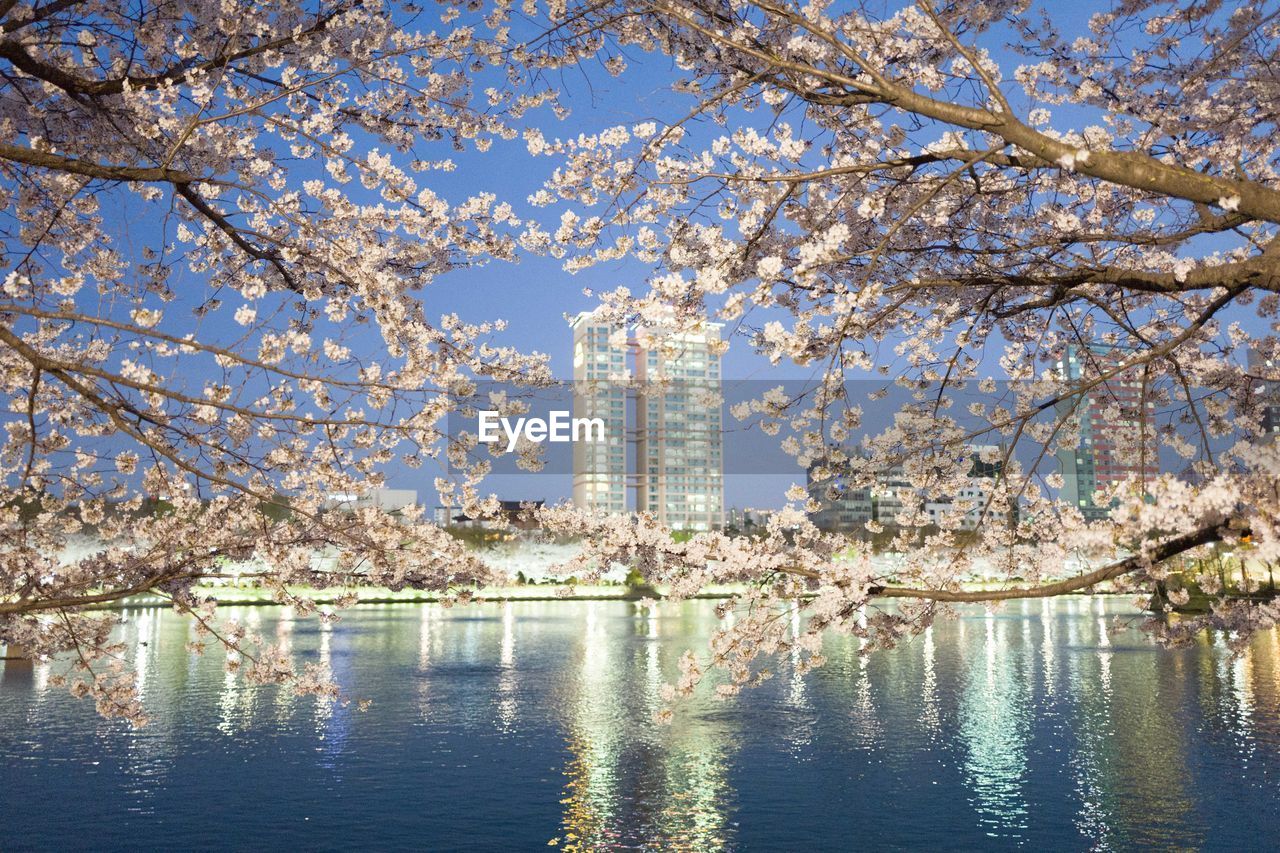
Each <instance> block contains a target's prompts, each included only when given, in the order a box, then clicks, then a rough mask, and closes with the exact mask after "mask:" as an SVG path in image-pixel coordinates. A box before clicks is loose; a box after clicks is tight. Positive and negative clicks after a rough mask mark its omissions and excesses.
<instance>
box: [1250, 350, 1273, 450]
mask: <svg viewBox="0 0 1280 853" xmlns="http://www.w3.org/2000/svg"><path fill="white" fill-rule="evenodd" d="M1249 372H1250V374H1252V375H1254V376H1262V377H1264V378H1263V381H1262V382H1261V384H1260V385H1259V387H1258V393H1259V395H1260V396H1261V403H1262V423H1261V435H1260V436H1259V437H1260V438H1262V439H1264V440H1269V441H1276V440H1280V381H1276V380H1274V379H1272V378H1271V377H1273V376H1280V364H1276V362H1275V360H1274V359H1270V358H1263V356H1262V354H1261V353H1259V352H1258V351H1256V350H1250V351H1249Z"/></svg>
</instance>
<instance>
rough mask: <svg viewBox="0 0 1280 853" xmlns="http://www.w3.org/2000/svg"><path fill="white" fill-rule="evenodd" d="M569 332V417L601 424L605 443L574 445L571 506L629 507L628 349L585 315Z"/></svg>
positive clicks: (575, 320)
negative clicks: (593, 420)
mask: <svg viewBox="0 0 1280 853" xmlns="http://www.w3.org/2000/svg"><path fill="white" fill-rule="evenodd" d="M569 326H570V327H571V328H572V329H573V416H574V417H575V418H600V419H601V420H603V421H604V435H605V440H604V441H603V442H582V441H579V442H574V444H573V503H574V506H578V507H581V508H583V509H598V510H604V511H606V512H624V511H625V510H626V508H627V382H628V380H629V379H630V375H631V374H630V366H629V365H628V363H627V362H628V358H627V355H628V352H629V347H628V345H627V343H626V340H625V336H623V339H622V340H619V338H618V336H616V335H615V334H614V332H615V330H614V328H613V327H612V326H610V325H608V324H607V323H601V322H599V321H597V320H596V318H595V316H594V315H593V314H590V313H587V312H583V313H581V314H579V315H578V316H576V317H574V318H573V319H572V320H570V321H569Z"/></svg>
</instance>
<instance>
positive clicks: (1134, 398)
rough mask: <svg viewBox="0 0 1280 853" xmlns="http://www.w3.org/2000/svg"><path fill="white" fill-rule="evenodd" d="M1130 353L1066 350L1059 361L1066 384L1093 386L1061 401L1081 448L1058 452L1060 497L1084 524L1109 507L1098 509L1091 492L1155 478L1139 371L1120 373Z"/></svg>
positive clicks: (1149, 406) (1148, 406)
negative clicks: (1073, 421) (1076, 426)
mask: <svg viewBox="0 0 1280 853" xmlns="http://www.w3.org/2000/svg"><path fill="white" fill-rule="evenodd" d="M1131 355H1132V351H1131V350H1126V349H1122V348H1119V347H1106V346H1097V345H1091V346H1069V347H1067V350H1066V352H1064V353H1063V355H1062V359H1061V360H1060V361H1059V362H1058V365H1057V366H1058V375H1059V376H1061V377H1062V378H1063V379H1065V380H1067V381H1068V382H1084V383H1096V384H1092V385H1091V386H1090V387H1088V388H1084V389H1082V390H1081V391H1080V392H1079V393H1077V394H1074V395H1072V396H1070V397H1067V398H1065V399H1064V400H1063V401H1062V402H1061V403H1060V404H1059V406H1058V412H1059V415H1060V416H1063V417H1076V418H1078V419H1079V422H1080V445H1079V446H1078V447H1076V448H1075V449H1074V450H1072V449H1064V450H1060V451H1059V452H1058V462H1059V464H1060V465H1061V467H1062V479H1063V486H1062V492H1061V497H1062V499H1063V500H1064V501H1066V502H1068V503H1070V504H1071V505H1072V506H1075V507H1077V508H1079V510H1080V513H1081V515H1083V516H1084V517H1085V518H1087V519H1098V518H1105V517H1106V516H1107V513H1108V512H1109V511H1110V507H1105V506H1097V505H1096V504H1095V503H1094V502H1093V493H1094V492H1095V491H1097V490H1098V489H1101V488H1107V487H1110V486H1113V485H1115V484H1117V483H1120V482H1122V481H1124V480H1126V479H1129V478H1131V477H1132V478H1137V479H1138V480H1139V481H1147V480H1151V479H1154V478H1155V477H1156V476H1158V475H1159V473H1160V465H1159V459H1158V456H1157V450H1156V443H1155V432H1154V429H1153V424H1152V421H1153V415H1154V408H1155V404H1154V403H1152V402H1151V401H1150V400H1148V399H1147V394H1146V391H1145V388H1144V385H1143V380H1142V375H1141V372H1140V371H1139V370H1138V369H1135V368H1130V369H1128V370H1123V371H1121V370H1119V368H1120V367H1121V365H1122V364H1123V363H1124V361H1125V359H1126V358H1128V357H1129V356H1131Z"/></svg>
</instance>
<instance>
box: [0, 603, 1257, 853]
mask: <svg viewBox="0 0 1280 853" xmlns="http://www.w3.org/2000/svg"><path fill="white" fill-rule="evenodd" d="M1117 614H1126V615H1127V614H1129V611H1128V610H1127V609H1126V605H1125V604H1124V603H1123V602H1120V601H1116V600H1109V599H1104V598H1100V597H1099V598H1087V597H1080V598H1071V599H1065V600H1061V601H1054V602H1027V603H1018V604H1013V605H1011V606H1009V607H1007V608H1005V609H1002V610H998V611H994V612H987V611H986V610H984V609H982V608H972V609H966V610H963V611H961V617H960V618H958V619H955V620H942V621H939V622H938V623H937V624H936V625H935V626H934V627H932V628H930V629H929V630H928V631H926V632H925V633H924V635H922V636H920V637H918V638H916V639H914V640H913V641H911V642H909V643H905V644H903V645H901V646H899V647H898V648H895V649H892V650H888V651H879V652H872V653H869V654H866V653H863V649H862V646H861V643H860V642H859V641H858V640H856V639H851V638H840V637H832V638H830V639H829V640H828V642H827V648H826V650H825V651H826V655H827V657H828V659H829V663H828V665H827V666H826V667H825V668H823V669H821V670H818V671H817V672H815V673H813V674H811V675H809V676H805V677H799V676H797V675H796V674H795V672H794V667H793V663H794V662H793V661H790V660H786V659H784V660H782V661H779V662H777V666H776V669H777V674H776V676H775V677H774V678H773V679H772V680H771V681H769V682H767V683H766V684H765V685H764V686H763V687H761V688H759V689H755V690H750V691H747V692H745V693H744V694H743V695H742V696H741V697H739V698H738V699H737V700H734V701H731V702H729V703H720V702H716V701H714V700H712V699H711V698H709V697H706V696H703V697H699V698H696V699H695V700H693V701H691V702H688V703H687V704H685V705H682V706H679V707H678V709H677V716H676V721H675V723H674V724H673V725H671V726H659V725H657V724H655V723H653V721H652V719H653V714H654V712H655V711H657V710H658V709H659V708H660V707H661V699H660V688H661V686H662V684H663V682H664V681H665V680H667V679H669V678H672V677H674V673H675V664H676V659H677V658H678V657H679V655H680V653H681V652H682V651H683V650H684V649H685V648H688V647H694V648H697V649H701V648H702V647H703V646H704V644H705V641H706V638H707V637H708V636H709V634H710V632H711V631H712V630H714V628H715V627H716V624H717V623H716V619H715V616H714V612H713V608H712V605H711V604H709V603H706V602H688V603H684V604H678V605H673V604H663V605H659V606H658V607H657V608H656V609H655V610H654V611H647V610H644V609H642V608H639V607H637V606H636V605H633V604H631V603H627V602H607V601H597V602H518V603H502V604H488V605H478V606H473V607H466V608H455V609H445V608H442V607H440V606H438V605H371V606H366V607H361V608H358V609H356V610H355V611H351V612H349V613H347V614H346V615H345V616H344V618H343V621H342V622H341V623H339V624H337V625H334V626H326V625H321V624H318V623H317V622H316V621H314V620H294V619H293V618H292V617H291V616H290V615H289V613H288V611H286V610H281V609H277V608H242V609H228V610H227V612H226V614H225V615H226V616H228V617H231V618H236V619H238V620H241V621H243V622H244V623H245V624H246V625H248V626H249V627H250V628H251V629H252V630H256V631H260V632H262V633H263V634H264V635H266V636H267V637H269V638H271V639H272V641H273V642H275V643H277V644H279V645H280V646H282V647H283V648H286V649H291V650H292V651H293V652H294V653H295V654H296V655H297V656H299V657H300V658H301V659H302V660H305V661H314V662H318V663H320V664H321V665H322V666H324V667H326V668H328V669H329V670H330V671H332V673H333V675H334V676H335V677H336V678H337V679H338V681H339V683H341V684H342V685H343V686H344V688H345V689H346V690H347V691H348V693H350V694H351V695H353V696H357V697H361V698H369V699H371V700H373V705H372V707H371V708H370V710H369V711H368V712H365V713H361V712H359V711H357V710H356V708H355V706H354V704H352V705H342V704H334V703H327V702H318V701H316V700H313V699H310V698H305V699H303V698H297V697H294V696H293V695H292V694H290V693H289V692H287V691H280V690H277V689H274V688H262V687H253V686H249V685H245V684H244V683H243V682H242V681H240V680H239V679H238V678H235V677H232V676H228V675H226V674H225V673H224V672H223V670H222V666H221V656H219V655H215V654H212V653H210V654H209V655H208V656H207V657H204V658H200V657H196V656H194V655H192V654H190V653H188V652H187V651H186V648H185V644H186V643H187V642H188V641H190V640H191V639H193V638H194V635H193V634H192V633H191V628H190V626H189V624H188V623H187V622H185V621H183V620H181V619H178V618H177V617H175V616H173V615H172V614H170V613H167V612H165V611H160V610H136V611H132V612H130V613H128V614H127V616H128V621H127V624H126V625H125V626H124V627H123V628H122V632H123V634H124V637H125V639H127V640H128V641H130V643H131V646H130V652H129V659H130V662H131V664H132V666H134V668H135V669H136V670H137V672H138V674H139V684H140V686H141V689H142V691H143V697H144V700H145V702H146V704H147V706H148V709H149V711H150V713H151V715H152V724H151V725H150V726H149V727H147V728H146V729H144V730H142V731H140V732H131V731H129V730H128V729H127V728H126V727H124V726H122V725H120V724H118V723H112V722H104V721H101V720H98V719H97V718H96V717H95V716H94V714H93V711H92V708H91V707H90V706H89V705H88V704H87V703H79V702H76V701H74V700H72V699H70V697H68V696H66V695H65V693H64V692H63V691H62V690H61V689H58V688H53V687H51V686H50V685H49V683H48V678H49V672H50V668H49V667H48V666H47V665H43V664H36V665H31V664H23V663H18V664H15V663H13V662H9V663H6V664H5V669H4V671H3V674H2V675H0V791H3V792H4V796H3V804H4V805H3V808H4V815H5V818H4V821H3V822H2V823H0V848H3V849H13V848H23V847H60V846H64V845H65V844H67V843H69V842H79V843H80V844H83V843H85V842H86V841H91V842H92V843H93V844H94V845H96V846H103V847H119V846H126V845H136V844H137V843H139V841H140V840H145V842H146V843H147V844H148V845H154V846H162V845H163V846H183V847H191V846H194V847H241V846H267V845H269V844H281V845H283V844H289V845H290V846H306V847H312V848H316V847H321V848H323V847H335V848H336V847H350V846H355V845H360V846H367V845H376V846H379V847H403V848H410V847H413V848H421V847H428V848H432V849H448V848H453V847H464V846H465V847H468V848H470V849H477V848H479V849H485V848H494V847H498V846H502V845H504V844H517V845H519V846H544V845H545V844H546V843H547V842H548V841H549V840H553V839H554V840H556V841H557V843H558V845H559V847H560V848H561V849H596V848H600V847H605V846H617V847H641V846H644V847H650V848H662V849H686V850H699V851H700V850H715V849H736V848H753V849H755V848H761V847H765V848H787V849H795V848H803V847H809V846H841V847H849V846H859V847H862V846H867V847H873V846H874V847H878V846H885V845H890V846H905V847H913V846H914V847H919V846H931V847H941V848H959V847H972V846H976V845H981V846H985V847H996V848H1017V847H1031V848H1045V847H1056V848H1067V849H1079V848H1082V847H1095V848H1100V849H1108V848H1111V849H1126V848H1130V847H1134V846H1145V847H1160V848H1171V847H1177V848H1200V847H1217V848H1221V849H1240V848H1249V847H1255V848H1256V847H1266V846H1269V845H1268V843H1267V842H1268V841H1272V842H1274V841H1275V840H1276V839H1277V838H1280V815H1278V814H1277V810H1276V808H1275V802H1276V795H1277V794H1280V713H1278V712H1280V638H1278V635H1277V634H1276V633H1275V632H1270V633H1267V634H1265V635H1261V636H1259V637H1258V638H1257V639H1256V640H1255V641H1254V643H1253V644H1252V646H1251V647H1250V648H1249V650H1248V651H1247V652H1246V653H1245V654H1243V655H1241V656H1239V657H1235V658H1232V657H1231V656H1230V655H1229V653H1228V650H1227V648H1226V646H1225V644H1224V643H1223V641H1222V639H1221V638H1208V637H1206V638H1204V639H1202V640H1201V641H1200V642H1199V643H1198V644H1197V645H1196V646H1194V647H1192V648H1189V649H1182V650H1176V651H1167V650H1160V649H1156V648H1154V647H1152V646H1151V645H1150V644H1149V643H1148V642H1147V641H1146V640H1145V639H1144V638H1143V637H1142V636H1141V635H1139V634H1137V633H1136V632H1133V631H1129V632H1125V633H1121V634H1119V635H1116V636H1108V634H1107V629H1108V627H1109V626H1110V625H1111V624H1112V622H1113V620H1114V618H1115V616H1116V615H1117ZM789 618H790V620H791V621H790V625H791V630H792V631H793V632H797V633H798V632H799V631H800V630H801V629H802V627H803V623H802V617H801V615H800V614H799V613H792V614H790V615H789ZM89 828H92V830H90V829H89ZM90 831H91V832H92V834H91V835H86V834H85V833H86V832H90Z"/></svg>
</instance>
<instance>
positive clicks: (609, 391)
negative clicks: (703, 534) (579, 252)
mask: <svg viewBox="0 0 1280 853" xmlns="http://www.w3.org/2000/svg"><path fill="white" fill-rule="evenodd" d="M569 325H570V327H571V328H572V330H573V382H574V387H573V390H574V393H573V415H574V417H575V418H579V417H582V418H600V419H602V420H603V421H604V423H605V430H604V434H605V441H603V442H579V443H575V444H574V446H573V502H574V504H575V505H576V506H578V507H581V508H583V509H595V510H603V511H606V512H611V513H623V512H644V513H648V514H649V515H652V516H653V517H655V518H656V519H657V520H658V521H659V522H660V523H662V524H665V525H667V526H668V527H670V528H672V529H673V530H695V531H696V530H712V529H715V528H719V527H723V526H724V442H723V402H722V399H721V377H720V353H721V351H722V349H721V347H722V344H721V340H720V328H721V326H720V324H719V323H705V324H703V325H702V326H700V327H699V328H698V329H696V330H694V331H688V332H682V333H679V334H675V335H668V336H663V337H662V338H661V340H657V339H650V338H647V337H646V336H644V335H643V334H638V333H637V331H636V330H635V329H629V328H626V327H619V326H616V325H613V324H611V323H609V322H606V321H604V320H602V319H600V317H599V314H598V313H597V312H584V313H581V314H579V315H577V316H576V317H574V318H573V319H572V320H570V321H569Z"/></svg>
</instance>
